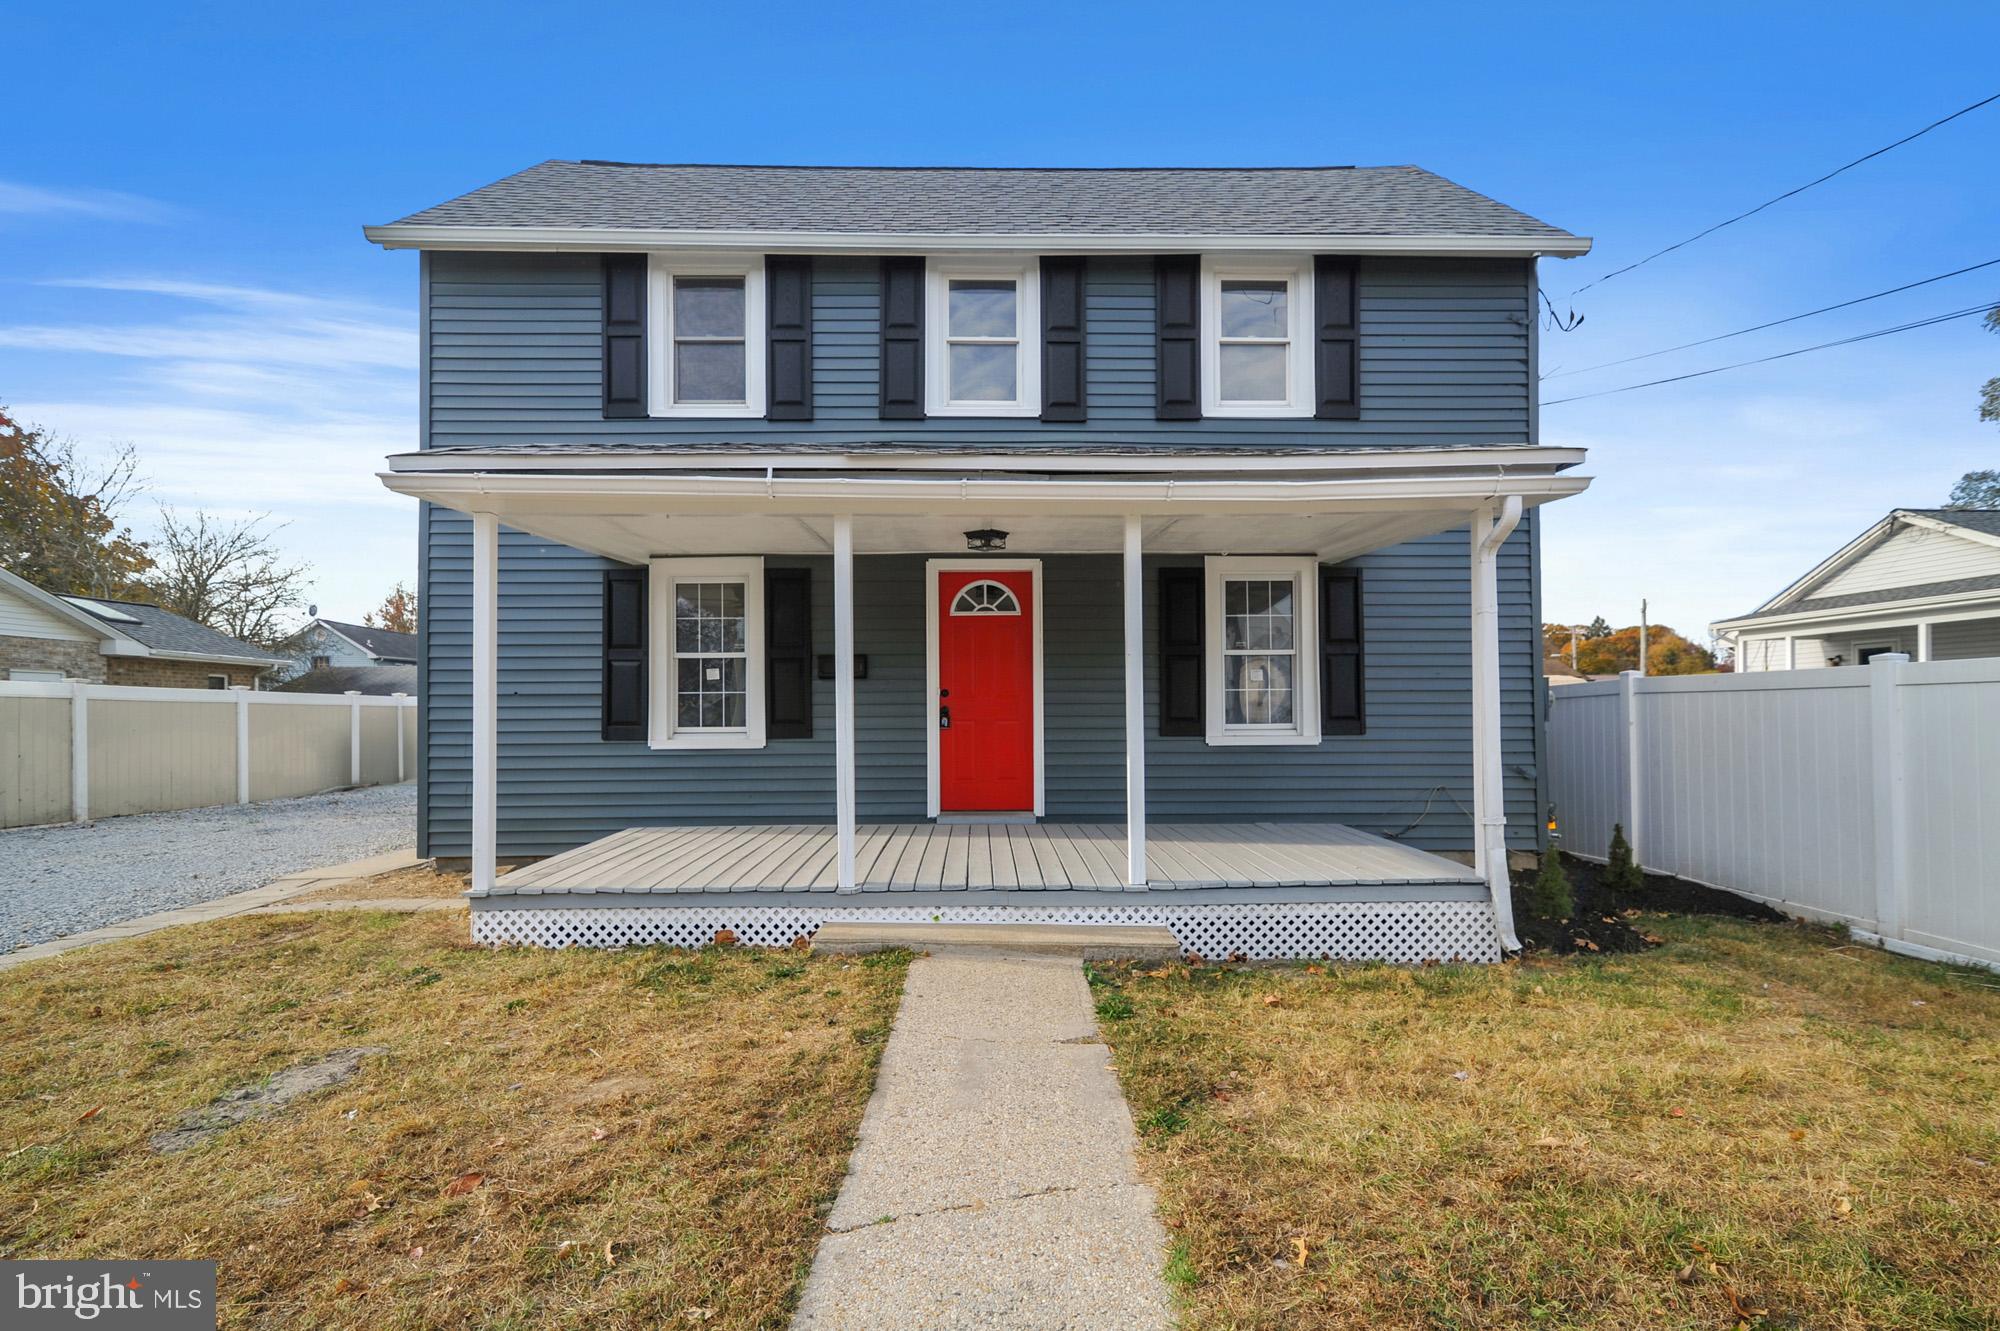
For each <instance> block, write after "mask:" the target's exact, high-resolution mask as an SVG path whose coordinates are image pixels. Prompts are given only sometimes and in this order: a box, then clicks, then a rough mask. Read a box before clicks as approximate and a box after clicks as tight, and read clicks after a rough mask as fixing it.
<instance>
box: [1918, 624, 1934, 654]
mask: <svg viewBox="0 0 2000 1331" xmlns="http://www.w3.org/2000/svg"><path fill="white" fill-rule="evenodd" d="M1917 659H1918V660H1919V661H1928V660H1930V659H1931V622H1930V621H1929V620H1928V619H1925V620H1920V621H1919V622H1918V624H1917Z"/></svg>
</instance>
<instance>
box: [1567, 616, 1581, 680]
mask: <svg viewBox="0 0 2000 1331" xmlns="http://www.w3.org/2000/svg"><path fill="white" fill-rule="evenodd" d="M1578 632H1580V629H1579V628H1578V626H1577V625H1575V624H1571V625H1570V626H1569V668H1570V672H1571V673H1572V674H1581V673H1582V672H1581V671H1579V670H1577V668H1576V635H1577V634H1578Z"/></svg>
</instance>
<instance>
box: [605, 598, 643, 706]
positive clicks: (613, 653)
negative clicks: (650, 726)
mask: <svg viewBox="0 0 2000 1331" xmlns="http://www.w3.org/2000/svg"><path fill="white" fill-rule="evenodd" d="M604 738H606V739H644V738H646V570H645V569H643V568H610V569H606V570H605V571H604Z"/></svg>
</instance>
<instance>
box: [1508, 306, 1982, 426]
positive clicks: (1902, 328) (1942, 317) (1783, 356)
mask: <svg viewBox="0 0 2000 1331" xmlns="http://www.w3.org/2000/svg"><path fill="white" fill-rule="evenodd" d="M1994 305H1995V302H1994V301H1990V300H1989V301H1985V302H1983V303H1982V304H1978V305H1973V306H1970V307H1968V308H1966V309H1963V310H1953V311H1952V312H1951V313H1949V314H1934V315H1932V316H1931V317H1930V318H1928V319H1912V320H1911V321H1910V322H1909V323H1905V324H1897V325H1896V326H1895V327H1893V328H1877V329H1876V330H1875V331H1874V332H1872V333H1856V334H1855V335H1854V336H1853V337H1842V338H1836V339H1835V340H1833V341H1831V342H1821V343H1819V344H1818V345H1816V346H1810V347H1796V348H1794V349H1792V350H1791V351H1780V352H1778V353H1777V354H1776V355H1771V356H1759V357H1757V358H1756V359H1755V360H1739V361H1736V362H1734V363H1732V364H1729V365H1717V366H1713V367H1711V368H1710V369H1706V370H1694V371H1691V372H1689V373H1687V374H1676V375H1672V376H1670V377H1668V378H1665V379H1648V380H1647V381H1646V382H1645V383H1643V384H1627V385H1625V386H1624V387H1623V388H1606V389H1602V390H1600V391H1599V392H1595V393H1578V394H1576V395H1575V396H1574V397H1558V398H1551V399H1550V400H1549V401H1547V402H1544V403H1542V405H1543V406H1545V407H1553V406H1558V405H1560V404H1562V403H1564V402H1581V401H1583V400H1584V399H1585V398H1593V397H1610V396H1611V395H1612V394H1614V393H1630V392H1634V391H1636V390H1638V389H1641V388H1658V387H1659V386H1660V385H1661V384H1677V383H1680V382H1681V381H1682V380H1684V379H1700V378H1702V377H1703V376H1705V375H1710V374H1721V373H1722V372H1723V371H1724V370H1740V369H1742V368H1743V367H1744V366H1746V365H1764V364H1767V363H1768V362H1770V361H1774V360H1788V359H1790V358H1791V357H1793V356H1803V355H1805V354H1806V353H1807V352H1809V351H1825V350H1826V349H1827V348H1828V347H1845V346H1850V345H1852V344H1853V343H1856V342H1867V341H1870V340H1872V339H1874V338H1878V337H1888V336H1889V335H1890V334H1892V333H1907V332H1909V331H1911V330H1912V329H1916V328H1929V327H1930V326H1931V325H1932V324H1941V323H1946V322H1949V321H1950V320H1952V319H1966V318H1970V317H1971V316H1972V315H1975V314H1984V313H1986V311H1988V310H1990V309H1992V308H1993V307H1994Z"/></svg>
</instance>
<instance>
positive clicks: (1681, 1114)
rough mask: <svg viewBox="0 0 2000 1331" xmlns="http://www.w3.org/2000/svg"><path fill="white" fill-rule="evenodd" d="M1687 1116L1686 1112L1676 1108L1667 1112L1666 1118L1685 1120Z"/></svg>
mask: <svg viewBox="0 0 2000 1331" xmlns="http://www.w3.org/2000/svg"><path fill="white" fill-rule="evenodd" d="M1687 1116H1688V1111H1687V1110H1685V1109H1682V1108H1680V1107H1679V1106H1676V1107H1674V1108H1672V1109H1669V1110H1668V1111H1667V1117H1668V1118H1686V1117H1687Z"/></svg>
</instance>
